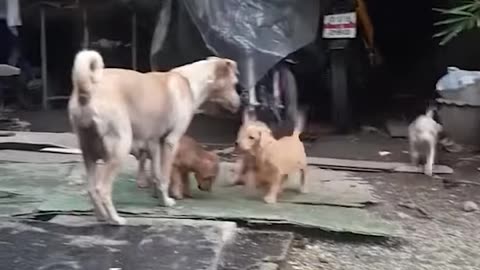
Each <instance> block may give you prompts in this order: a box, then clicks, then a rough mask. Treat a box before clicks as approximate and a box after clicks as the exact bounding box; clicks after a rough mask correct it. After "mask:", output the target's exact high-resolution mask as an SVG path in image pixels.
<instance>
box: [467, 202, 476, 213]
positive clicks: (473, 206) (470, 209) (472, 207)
mask: <svg viewBox="0 0 480 270" xmlns="http://www.w3.org/2000/svg"><path fill="white" fill-rule="evenodd" d="M463 211H465V212H475V211H478V205H477V204H476V203H474V202H472V201H466V202H465V203H464V204H463Z"/></svg>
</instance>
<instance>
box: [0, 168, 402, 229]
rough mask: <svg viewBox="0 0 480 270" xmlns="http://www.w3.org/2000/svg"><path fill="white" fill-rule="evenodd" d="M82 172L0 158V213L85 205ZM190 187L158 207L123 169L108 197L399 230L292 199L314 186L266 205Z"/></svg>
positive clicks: (195, 210) (230, 191)
mask: <svg viewBox="0 0 480 270" xmlns="http://www.w3.org/2000/svg"><path fill="white" fill-rule="evenodd" d="M82 174H83V168H82V166H81V165H80V164H30V163H22V164H19V163H6V164H0V191H3V192H4V193H0V215H4V216H5V215H15V214H24V213H32V212H35V211H42V212H55V213H59V212H69V213H72V212H80V211H90V210H91V204H90V202H89V200H88V197H87V195H86V191H85V184H84V183H82V178H83V176H82ZM193 187H196V185H193ZM192 191H193V192H192V193H193V196H194V199H186V200H182V201H177V205H176V206H175V207H172V208H164V207H158V206H157V201H156V199H154V198H152V197H151V196H150V194H149V191H146V190H140V189H138V188H137V187H136V186H135V182H134V181H133V174H132V172H126V173H122V174H121V175H120V177H119V179H118V180H117V181H116V184H115V186H114V194H113V198H114V203H115V205H116V207H117V209H118V211H119V212H121V213H122V214H123V215H142V216H153V217H170V218H176V217H177V218H205V219H224V220H244V221H248V222H259V223H283V224H293V225H300V226H307V227H313V228H320V229H323V230H329V231H336V232H351V233H357V234H364V235H375V236H392V235H395V236H398V235H400V234H401V230H400V228H399V227H398V226H396V225H395V224H390V223H387V222H385V221H383V220H382V219H380V218H379V217H378V216H376V215H374V214H372V213H370V212H368V211H367V210H365V209H362V208H352V207H336V206H327V205H316V204H300V203H298V202H302V201H304V200H306V199H305V198H306V197H301V196H310V197H313V198H315V192H312V193H311V194H308V195H301V196H300V195H299V194H297V193H296V192H290V194H287V195H286V196H282V197H284V201H285V202H280V203H278V204H275V205H267V204H265V203H263V202H262V201H261V199H260V198H259V197H258V196H249V195H246V194H245V193H244V192H243V190H242V188H241V187H215V189H214V191H213V192H212V193H207V192H201V191H198V190H197V189H193V190H192ZM2 194H3V196H2ZM296 196H298V197H296ZM331 197H332V198H334V197H335V196H331ZM2 202H3V203H2ZM2 206H8V207H10V208H8V207H7V208H3V207H2Z"/></svg>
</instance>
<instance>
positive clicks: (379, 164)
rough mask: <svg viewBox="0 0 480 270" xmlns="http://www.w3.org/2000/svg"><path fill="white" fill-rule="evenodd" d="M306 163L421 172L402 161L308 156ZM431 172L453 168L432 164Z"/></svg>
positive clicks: (366, 169)
mask: <svg viewBox="0 0 480 270" xmlns="http://www.w3.org/2000/svg"><path fill="white" fill-rule="evenodd" d="M308 164H309V165H313V166H317V167H320V168H325V169H341V170H355V171H362V170H365V171H368V172H373V171H379V172H404V173H423V171H422V169H421V168H420V167H417V166H413V165H410V164H408V163H402V162H385V161H367V160H351V159H336V158H318V157H309V158H308ZM433 173H435V174H452V173H453V169H452V168H450V167H448V166H445V165H434V166H433Z"/></svg>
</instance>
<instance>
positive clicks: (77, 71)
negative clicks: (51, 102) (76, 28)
mask: <svg viewBox="0 0 480 270" xmlns="http://www.w3.org/2000/svg"><path fill="white" fill-rule="evenodd" d="M104 66H105V65H104V63H103V58H102V56H101V55H100V54H99V53H98V52H96V51H93V50H83V51H80V52H78V53H77V55H76V56H75V60H74V62H73V69H72V82H73V85H74V89H76V91H78V99H79V102H80V104H82V105H85V104H86V103H87V102H88V100H89V99H90V95H91V91H93V90H92V88H93V87H94V85H95V84H96V83H98V82H100V80H101V79H102V74H103V69H104Z"/></svg>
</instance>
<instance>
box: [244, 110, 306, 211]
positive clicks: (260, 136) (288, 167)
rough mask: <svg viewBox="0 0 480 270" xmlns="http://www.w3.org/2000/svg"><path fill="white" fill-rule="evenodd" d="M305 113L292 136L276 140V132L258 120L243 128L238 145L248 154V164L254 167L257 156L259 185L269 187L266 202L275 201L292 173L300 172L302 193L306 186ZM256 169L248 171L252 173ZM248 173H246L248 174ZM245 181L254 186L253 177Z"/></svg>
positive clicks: (255, 173) (256, 168)
mask: <svg viewBox="0 0 480 270" xmlns="http://www.w3.org/2000/svg"><path fill="white" fill-rule="evenodd" d="M302 125H303V115H299V117H298V119H297V127H296V128H295V131H294V132H293V134H292V136H287V137H283V138H281V139H279V140H276V139H275V138H274V137H273V136H272V132H271V131H270V130H269V129H266V128H265V127H266V125H264V124H261V123H259V122H258V121H246V122H245V123H244V124H243V126H242V127H241V128H240V130H239V132H238V136H237V141H236V146H237V147H238V148H239V149H240V150H241V151H243V152H245V153H247V154H248V156H247V161H246V162H244V164H245V163H246V164H249V165H248V166H251V162H252V160H248V159H252V158H253V159H254V164H255V165H254V168H253V170H254V173H251V174H252V175H254V177H253V179H254V180H255V182H254V183H255V185H256V186H257V187H265V188H266V189H267V192H266V194H265V196H264V198H263V199H264V201H265V202H266V203H275V202H276V201H277V197H278V195H279V193H280V192H281V191H282V183H283V182H284V181H285V180H286V179H287V178H288V175H289V174H291V173H294V172H297V171H300V173H301V175H300V192H302V193H304V192H306V191H307V189H306V183H305V182H306V181H305V180H306V176H305V174H306V168H307V156H306V154H305V148H304V146H303V143H302V142H301V141H300V139H299V135H300V133H301V130H302ZM251 170H252V168H251V167H250V168H248V169H247V171H250V172H251ZM244 175H245V174H244ZM243 181H244V182H245V184H247V185H249V186H252V185H253V184H252V181H251V178H250V177H249V176H247V177H246V178H244V180H243Z"/></svg>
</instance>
